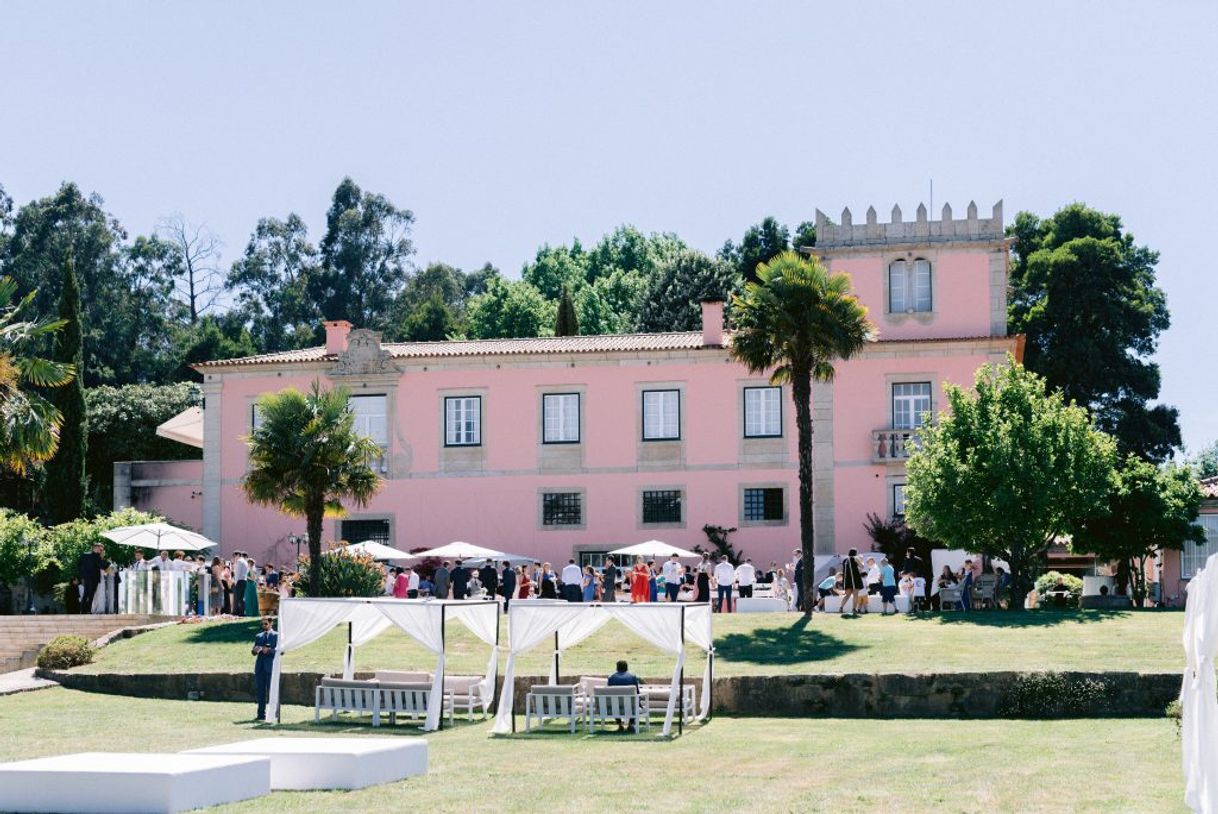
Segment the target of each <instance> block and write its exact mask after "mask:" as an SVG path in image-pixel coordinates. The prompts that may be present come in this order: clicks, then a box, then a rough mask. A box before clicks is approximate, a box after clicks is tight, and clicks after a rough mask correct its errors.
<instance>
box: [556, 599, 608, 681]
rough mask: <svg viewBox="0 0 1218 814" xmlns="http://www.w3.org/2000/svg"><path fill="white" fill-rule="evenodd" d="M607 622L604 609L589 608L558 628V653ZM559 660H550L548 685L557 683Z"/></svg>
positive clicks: (606, 613) (606, 614)
mask: <svg viewBox="0 0 1218 814" xmlns="http://www.w3.org/2000/svg"><path fill="white" fill-rule="evenodd" d="M608 621H609V614H608V612H607V611H606V610H605V609H604V608H600V607H596V606H590V607H586V608H584V612H583V613H581V614H580V615H579V616H576V617H575V618H574V619H572V620H571V621H569V622H567V623H566V624H565V625H563V626H562V627H560V628H559V629H558V631H557V633H558V651H559V654H560V658H561V653H562V651H563V650H566V649H567V648H569V647H574V646H575V645H577V644H579V643H580V642H582V641H583V640H584V639H586V638H588V637H589V636H591V635H592V634H593V633H595V632H596V631H598V630H600V629H601V628H602V627H604V626H605V623H607V622H608ZM558 668H559V659H550V683H551V684H557V683H558Z"/></svg>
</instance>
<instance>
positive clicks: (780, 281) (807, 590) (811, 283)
mask: <svg viewBox="0 0 1218 814" xmlns="http://www.w3.org/2000/svg"><path fill="white" fill-rule="evenodd" d="M732 308H733V321H734V323H735V332H734V333H733V335H732V344H731V354H732V356H733V357H734V358H736V359H737V360H739V361H741V362H743V363H744V364H745V366H746V367H748V369H749V370H750V371H751V372H753V373H760V372H766V371H769V372H770V381H772V382H773V383H775V384H781V383H789V384H790V385H791V396H792V398H793V399H794V400H795V426H796V429H797V432H798V435H799V444H798V458H799V541H800V547H801V548H802V549H803V558H804V562H807V563H811V562H813V561H814V560H815V549H814V547H813V541H814V535H813V531H814V530H813V525H812V381H813V379H815V380H817V381H822V382H828V381H832V380H833V376H834V373H835V369H834V365H835V363H836V362H837V361H838V360H845V359H849V358H851V357H853V356H855V355H857V354H858V353H860V352H861V351H862V350H863V348H864V347H865V346H866V344H867V342H868V339H869V337H870V336H871V335H872V333H873V330H874V329H873V327H872V325H871V323H870V322H869V321H868V320H867V309H866V307H865V306H863V304H862V303H861V302H859V300H858V298H857V297H855V296H854V294H852V293H851V289H850V277H849V276H848V275H846V274H844V273H838V274H830V273H829V271H828V270H827V269H826V268H825V267H824V266H823V265H822V264H821V262H820V261H819V260H817V259H815V258H804V257H801V256H799V255H798V254H796V253H795V252H784V253H783V254H780V255H778V256H777V257H775V258H774V259H773V260H771V261H770V262H769V263H762V264H760V265H758V267H757V279H756V281H755V282H749V283H746V284H745V287H744V293H743V294H737V295H736V296H735V297H734V298H733V299H732ZM814 571H815V569H813V568H805V569H804V571H803V585H801V586H800V589H799V596H800V601H801V602H802V603H803V611H804V613H805V614H811V613H812V605H813V595H814V594H815V593H816V592H815V591H814V590H813V588H814Z"/></svg>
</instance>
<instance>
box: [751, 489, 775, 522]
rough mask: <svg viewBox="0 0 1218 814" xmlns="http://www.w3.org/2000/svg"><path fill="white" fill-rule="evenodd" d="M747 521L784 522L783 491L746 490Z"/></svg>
mask: <svg viewBox="0 0 1218 814" xmlns="http://www.w3.org/2000/svg"><path fill="white" fill-rule="evenodd" d="M744 519H745V520H782V489H778V488H766V489H745V490H744Z"/></svg>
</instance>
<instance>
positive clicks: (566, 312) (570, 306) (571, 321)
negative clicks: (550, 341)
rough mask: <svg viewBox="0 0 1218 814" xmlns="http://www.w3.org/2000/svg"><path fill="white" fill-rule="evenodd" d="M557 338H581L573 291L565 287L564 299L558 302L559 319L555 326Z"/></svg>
mask: <svg viewBox="0 0 1218 814" xmlns="http://www.w3.org/2000/svg"><path fill="white" fill-rule="evenodd" d="M554 335H555V336H579V316H578V315H576V313H575V300H574V299H572V298H571V289H570V288H569V287H568V286H563V289H562V298H561V299H560V300H559V301H558V319H557V322H556V323H555V325H554Z"/></svg>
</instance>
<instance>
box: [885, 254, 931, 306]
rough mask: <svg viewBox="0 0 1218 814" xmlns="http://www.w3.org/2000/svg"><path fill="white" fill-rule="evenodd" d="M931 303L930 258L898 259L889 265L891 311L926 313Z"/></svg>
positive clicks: (889, 304) (889, 303)
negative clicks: (909, 260)
mask: <svg viewBox="0 0 1218 814" xmlns="http://www.w3.org/2000/svg"><path fill="white" fill-rule="evenodd" d="M931 305H932V297H931V288H930V261H929V260H914V261H913V263H912V264H911V263H908V262H906V261H905V260H896V261H894V262H893V263H892V264H891V265H889V266H888V311H889V313H892V314H908V313H914V312H922V313H924V312H927V311H930V310H931Z"/></svg>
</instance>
